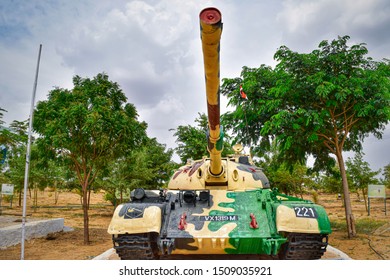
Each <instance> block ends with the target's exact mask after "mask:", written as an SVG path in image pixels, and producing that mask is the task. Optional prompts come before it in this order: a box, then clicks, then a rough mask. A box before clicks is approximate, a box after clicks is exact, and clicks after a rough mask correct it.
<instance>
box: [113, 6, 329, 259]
mask: <svg viewBox="0 0 390 280" xmlns="http://www.w3.org/2000/svg"><path fill="white" fill-rule="evenodd" d="M200 30H201V41H202V49H203V59H204V71H205V84H206V99H207V112H208V125H209V133H208V135H207V139H208V140H207V143H206V141H205V145H207V148H208V152H209V157H207V158H203V159H199V160H194V161H192V160H190V161H188V162H187V164H186V165H185V166H182V167H180V168H179V169H178V170H177V171H176V172H175V173H174V174H173V176H172V177H171V179H170V181H169V183H168V187H167V189H161V190H154V191H153V190H145V189H141V188H139V189H135V190H133V191H132V192H131V199H130V201H129V202H128V203H124V204H121V205H119V206H118V207H117V208H116V209H115V212H114V214H113V217H112V220H111V223H110V225H109V228H108V233H109V234H111V235H112V238H113V246H114V248H115V250H116V252H117V254H118V255H119V257H120V258H121V259H124V260H127V259H161V258H167V257H169V256H170V255H175V254H177V255H194V258H195V255H221V254H233V255H237V254H245V255H248V254H251V255H252V254H253V255H268V256H270V257H271V258H279V259H319V258H321V256H322V255H323V254H324V252H325V251H326V247H327V244H328V235H329V234H330V233H331V227H330V223H329V219H328V216H327V214H326V212H325V210H324V208H323V207H322V206H320V205H316V204H314V203H313V202H311V201H309V200H303V199H299V198H296V197H292V196H287V195H284V194H282V193H279V192H278V190H277V188H271V186H270V183H269V181H268V179H267V177H266V176H265V174H264V173H263V172H262V170H261V169H260V168H258V167H257V166H255V165H254V163H253V161H252V159H251V157H250V155H248V154H245V153H243V147H242V145H240V144H237V145H235V146H233V149H234V151H235V154H233V155H231V156H228V157H222V154H221V153H222V150H223V129H222V127H221V125H220V105H219V96H220V95H219V90H220V77H219V61H220V60H219V54H220V39H221V34H222V20H221V13H220V12H219V11H218V9H216V8H207V9H204V10H202V11H201V13H200ZM190 257H191V256H190ZM217 257H218V256H217Z"/></svg>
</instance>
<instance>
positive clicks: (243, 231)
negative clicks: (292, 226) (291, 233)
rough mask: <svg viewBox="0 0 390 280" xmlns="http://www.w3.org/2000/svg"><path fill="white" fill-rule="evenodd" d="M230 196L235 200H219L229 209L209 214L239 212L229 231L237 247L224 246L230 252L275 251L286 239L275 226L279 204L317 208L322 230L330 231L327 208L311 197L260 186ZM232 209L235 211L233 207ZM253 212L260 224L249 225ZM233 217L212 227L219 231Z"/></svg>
mask: <svg viewBox="0 0 390 280" xmlns="http://www.w3.org/2000/svg"><path fill="white" fill-rule="evenodd" d="M226 197H227V198H228V199H227V200H231V199H233V200H234V201H233V202H223V203H219V204H218V206H219V207H221V208H226V211H222V210H213V211H211V212H210V215H236V216H238V220H237V221H234V223H237V226H236V227H235V229H234V230H232V231H231V232H230V233H229V237H230V238H229V242H230V244H231V245H232V246H233V247H234V249H231V248H229V249H225V251H226V253H227V254H268V255H276V254H277V253H278V251H279V250H280V247H281V245H282V244H283V243H285V242H287V239H286V238H285V237H283V236H281V235H280V234H279V233H278V232H277V229H276V224H275V222H276V209H277V207H278V206H280V205H286V206H287V207H291V208H293V207H295V206H310V207H313V208H314V209H315V210H316V212H317V220H318V224H319V231H320V233H322V234H329V233H331V228H330V222H329V219H328V216H327V214H326V212H325V209H324V208H323V207H322V206H320V205H316V204H314V203H312V202H311V201H309V200H302V199H299V198H296V197H291V196H286V195H282V194H280V193H278V192H277V190H276V189H275V190H269V189H258V190H250V191H244V192H227V193H226ZM232 209H233V211H232ZM251 213H253V214H254V215H255V217H256V221H257V223H258V226H259V227H258V228H256V229H253V228H251V227H250V223H251V217H250V214H251ZM227 223H232V221H225V222H218V223H210V224H209V226H208V228H209V230H210V231H218V230H219V229H220V228H221V227H222V226H223V225H225V224H227Z"/></svg>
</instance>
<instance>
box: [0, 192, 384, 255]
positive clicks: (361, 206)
mask: <svg viewBox="0 0 390 280" xmlns="http://www.w3.org/2000/svg"><path fill="white" fill-rule="evenodd" d="M103 195H104V194H103V193H97V194H92V197H91V209H90V241H91V243H90V244H89V245H84V244H83V213H82V209H81V205H80V197H79V195H78V194H76V193H72V192H62V193H60V194H59V199H58V202H57V204H55V193H54V191H51V190H45V191H40V192H38V204H37V205H38V207H36V208H33V207H31V206H32V203H33V202H32V201H33V199H32V198H30V197H28V200H27V201H28V202H27V204H28V207H27V215H28V217H27V220H28V219H35V218H40V219H44V218H64V219H65V226H67V227H71V228H72V229H73V230H72V231H69V232H60V233H56V234H51V235H50V236H48V237H46V238H38V239H31V240H28V241H26V243H25V255H24V257H25V259H26V260H86V259H93V258H94V257H96V256H97V255H100V254H102V253H103V252H105V251H107V250H108V249H110V248H112V241H111V236H110V235H109V234H108V233H107V227H108V225H109V223H110V220H111V215H112V213H113V210H114V207H113V206H111V205H110V204H109V203H108V202H106V201H104V199H103ZM304 198H307V199H310V200H312V197H311V196H306V197H304ZM387 202H388V203H387V204H388V211H387V215H385V212H384V201H383V200H379V199H378V200H371V215H370V216H368V215H367V211H366V207H365V203H364V201H362V200H361V199H358V197H357V195H356V194H352V207H353V214H354V216H355V220H356V225H357V236H356V237H355V238H352V239H349V238H348V237H347V234H346V230H345V214H344V208H342V200H340V199H338V198H337V196H336V195H329V194H320V195H319V201H318V203H319V204H321V205H323V206H324V207H325V209H326V210H327V213H328V215H329V218H330V220H331V223H332V230H333V233H332V234H331V235H330V237H329V244H330V245H331V246H333V247H335V248H337V249H339V250H341V251H343V252H344V253H346V254H347V255H348V256H350V257H351V258H352V259H359V260H382V259H385V260H390V209H389V208H390V203H389V200H388V201H387ZM17 204H18V202H17V200H16V198H15V199H14V201H13V206H12V208H3V209H2V215H3V216H12V217H19V219H17V220H19V222H20V220H21V214H22V207H19V206H18V205H17ZM9 205H10V204H9V202H8V203H7V202H5V201H4V200H3V206H9ZM1 226H2V225H1V224H0V227H1ZM3 226H5V225H3ZM20 252H21V248H20V245H15V246H11V247H8V248H6V249H3V250H0V260H18V259H20Z"/></svg>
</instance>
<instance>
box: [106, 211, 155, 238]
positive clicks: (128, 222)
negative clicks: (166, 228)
mask: <svg viewBox="0 0 390 280" xmlns="http://www.w3.org/2000/svg"><path fill="white" fill-rule="evenodd" d="M122 207H123V205H119V206H118V207H117V208H116V209H115V213H114V215H113V217H112V220H111V223H110V225H109V227H108V233H109V234H125V233H130V234H132V233H144V232H158V233H159V232H160V229H161V209H160V208H159V207H157V206H150V207H148V208H146V209H145V211H144V213H143V217H142V218H134V219H124V218H123V217H119V211H120V210H121V208H122Z"/></svg>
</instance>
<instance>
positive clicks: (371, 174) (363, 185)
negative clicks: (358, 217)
mask: <svg viewBox="0 0 390 280" xmlns="http://www.w3.org/2000/svg"><path fill="white" fill-rule="evenodd" d="M363 155H364V154H363V153H356V154H355V156H354V158H353V159H351V158H348V160H347V161H346V163H345V164H346V165H347V174H348V176H349V178H350V182H351V183H352V186H353V187H355V188H356V190H362V193H363V199H364V203H365V206H366V210H367V211H368V208H367V199H366V193H367V189H368V185H369V184H375V183H378V179H376V178H375V176H376V175H378V174H379V173H380V172H381V170H378V171H372V170H371V168H370V164H369V163H368V162H366V161H364V160H363Z"/></svg>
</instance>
